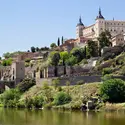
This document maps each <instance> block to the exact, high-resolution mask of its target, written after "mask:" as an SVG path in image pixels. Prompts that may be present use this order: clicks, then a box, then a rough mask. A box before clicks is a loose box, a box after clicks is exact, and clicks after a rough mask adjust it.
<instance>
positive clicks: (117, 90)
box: [100, 79, 125, 103]
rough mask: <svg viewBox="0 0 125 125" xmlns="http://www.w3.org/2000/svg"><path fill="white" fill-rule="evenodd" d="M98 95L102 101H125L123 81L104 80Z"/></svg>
mask: <svg viewBox="0 0 125 125" xmlns="http://www.w3.org/2000/svg"><path fill="white" fill-rule="evenodd" d="M100 96H101V97H102V99H103V100H104V101H108V102H111V103H119V102H124V101H125V83H124V81H122V80H120V79H110V80H107V81H104V83H103V84H102V85H101V87H100Z"/></svg>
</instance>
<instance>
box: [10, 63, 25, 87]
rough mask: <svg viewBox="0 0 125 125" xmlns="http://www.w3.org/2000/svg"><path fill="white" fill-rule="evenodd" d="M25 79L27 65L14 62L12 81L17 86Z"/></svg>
mask: <svg viewBox="0 0 125 125" xmlns="http://www.w3.org/2000/svg"><path fill="white" fill-rule="evenodd" d="M24 78H25V64H24V62H23V61H18V62H14V63H12V65H11V80H13V81H15V84H16V85H17V84H18V83H20V82H21V81H22V80H23V79H24Z"/></svg>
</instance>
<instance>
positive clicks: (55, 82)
mask: <svg viewBox="0 0 125 125" xmlns="http://www.w3.org/2000/svg"><path fill="white" fill-rule="evenodd" d="M59 84H60V80H59V79H53V80H52V85H53V86H54V88H55V90H56V89H57V87H58V86H59Z"/></svg>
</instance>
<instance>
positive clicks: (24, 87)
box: [17, 78, 36, 92]
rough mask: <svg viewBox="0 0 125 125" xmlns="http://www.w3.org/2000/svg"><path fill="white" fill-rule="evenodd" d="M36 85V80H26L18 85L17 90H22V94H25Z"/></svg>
mask: <svg viewBox="0 0 125 125" xmlns="http://www.w3.org/2000/svg"><path fill="white" fill-rule="evenodd" d="M35 84H36V81H35V80H34V79H31V78H30V79H29V78H25V79H24V80H23V81H22V82H21V83H19V84H18V85H17V88H18V89H19V90H20V92H25V91H27V90H28V89H29V88H31V87H32V86H34V85H35Z"/></svg>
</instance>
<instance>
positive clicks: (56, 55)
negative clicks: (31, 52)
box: [49, 51, 60, 66]
mask: <svg viewBox="0 0 125 125" xmlns="http://www.w3.org/2000/svg"><path fill="white" fill-rule="evenodd" d="M49 59H50V62H51V64H52V65H53V66H57V65H58V63H59V60H60V54H59V52H56V51H53V52H51V53H50V56H49Z"/></svg>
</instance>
